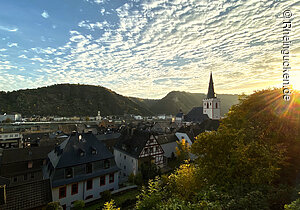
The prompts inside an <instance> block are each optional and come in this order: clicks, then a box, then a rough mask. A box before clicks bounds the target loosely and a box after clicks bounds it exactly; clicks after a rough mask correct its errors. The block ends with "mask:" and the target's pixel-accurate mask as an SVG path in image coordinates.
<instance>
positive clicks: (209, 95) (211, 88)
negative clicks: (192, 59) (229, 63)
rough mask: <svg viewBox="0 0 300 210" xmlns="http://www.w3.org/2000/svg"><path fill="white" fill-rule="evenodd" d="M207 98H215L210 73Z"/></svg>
mask: <svg viewBox="0 0 300 210" xmlns="http://www.w3.org/2000/svg"><path fill="white" fill-rule="evenodd" d="M207 98H216V94H215V90H214V82H213V78H212V72H210V80H209V86H208V93H207Z"/></svg>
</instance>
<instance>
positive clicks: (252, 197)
mask: <svg viewBox="0 0 300 210" xmlns="http://www.w3.org/2000/svg"><path fill="white" fill-rule="evenodd" d="M293 97H294V100H292V101H290V102H285V101H283V99H282V93H281V92H280V90H278V89H274V90H264V91H259V92H255V93H254V94H252V95H251V96H242V97H241V98H240V100H241V101H240V103H239V104H238V105H235V106H233V107H232V108H231V111H230V112H229V113H228V116H227V117H226V118H224V119H222V121H221V125H220V127H219V129H218V131H213V132H205V133H202V134H200V135H199V136H198V137H197V139H196V141H195V142H194V143H193V145H192V147H191V151H192V153H193V154H195V155H197V159H196V160H195V162H194V163H193V164H192V163H188V162H186V163H184V164H182V165H181V166H180V167H179V169H177V170H176V171H175V172H174V173H173V174H171V175H170V176H169V177H167V176H162V178H161V179H158V180H156V181H151V182H150V181H149V186H148V188H146V187H144V188H143V189H142V192H141V193H140V195H139V196H138V202H137V205H136V207H137V209H193V208H194V209H253V210H254V209H282V208H283V207H284V204H286V203H289V202H290V199H291V196H292V195H294V194H295V183H296V180H297V179H296V178H297V176H298V175H299V173H298V171H300V168H299V167H300V158H299V155H298V154H299V150H300V103H299V102H300V95H299V94H295V95H294V96H293ZM299 203H300V201H295V202H293V203H292V204H290V205H286V208H288V206H291V207H294V208H296V207H297V205H299Z"/></svg>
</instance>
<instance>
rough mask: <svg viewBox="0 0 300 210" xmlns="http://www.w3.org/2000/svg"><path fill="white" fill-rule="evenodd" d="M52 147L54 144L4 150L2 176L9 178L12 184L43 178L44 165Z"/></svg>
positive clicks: (0, 172) (0, 162)
mask: <svg viewBox="0 0 300 210" xmlns="http://www.w3.org/2000/svg"><path fill="white" fill-rule="evenodd" d="M52 149H53V146H47V147H32V148H31V147H28V148H18V149H7V150H3V151H2V152H1V154H0V155H1V159H0V160H1V161H0V176H2V177H4V178H7V179H9V180H10V186H16V185H20V184H26V183H30V182H33V181H39V180H42V179H43V173H42V166H43V164H45V163H46V159H47V155H48V153H49V152H50V151H51V150H52Z"/></svg>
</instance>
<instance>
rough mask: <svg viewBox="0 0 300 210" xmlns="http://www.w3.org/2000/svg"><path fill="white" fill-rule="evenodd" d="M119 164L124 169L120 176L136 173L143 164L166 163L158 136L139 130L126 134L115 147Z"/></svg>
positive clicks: (159, 164) (159, 165) (160, 165)
mask: <svg viewBox="0 0 300 210" xmlns="http://www.w3.org/2000/svg"><path fill="white" fill-rule="evenodd" d="M114 156H115V161H116V164H117V166H118V167H119V168H120V169H121V170H122V171H121V172H120V173H121V174H120V175H121V176H120V178H123V177H126V176H129V175H130V174H131V173H133V174H134V175H136V174H137V172H138V171H139V170H140V167H141V165H142V164H150V163H154V164H155V165H157V166H158V167H163V165H164V160H163V157H164V150H163V149H162V147H161V145H160V144H159V143H158V141H157V136H156V135H154V134H152V133H150V132H142V131H137V132H135V133H134V134H133V135H124V136H123V137H122V138H121V139H120V140H119V142H118V143H117V144H116V145H115V147H114Z"/></svg>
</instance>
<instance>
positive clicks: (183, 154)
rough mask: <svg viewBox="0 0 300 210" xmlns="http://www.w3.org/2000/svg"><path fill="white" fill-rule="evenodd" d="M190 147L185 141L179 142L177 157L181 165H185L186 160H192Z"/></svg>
mask: <svg viewBox="0 0 300 210" xmlns="http://www.w3.org/2000/svg"><path fill="white" fill-rule="evenodd" d="M190 147H191V146H190V145H189V143H188V142H187V141H186V140H185V139H182V140H181V141H177V147H176V155H177V160H178V162H179V163H183V162H184V160H189V159H190Z"/></svg>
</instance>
